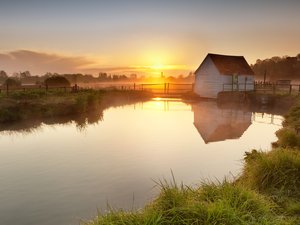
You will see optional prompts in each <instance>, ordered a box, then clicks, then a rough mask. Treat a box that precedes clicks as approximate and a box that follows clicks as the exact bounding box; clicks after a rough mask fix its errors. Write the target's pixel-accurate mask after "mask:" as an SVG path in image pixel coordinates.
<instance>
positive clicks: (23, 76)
mask: <svg viewBox="0 0 300 225" xmlns="http://www.w3.org/2000/svg"><path fill="white" fill-rule="evenodd" d="M26 77H31V74H30V72H29V71H24V72H21V73H20V78H21V79H22V78H26Z"/></svg>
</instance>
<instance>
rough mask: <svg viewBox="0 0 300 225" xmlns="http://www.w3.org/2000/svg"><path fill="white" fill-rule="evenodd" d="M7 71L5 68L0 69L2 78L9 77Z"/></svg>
mask: <svg viewBox="0 0 300 225" xmlns="http://www.w3.org/2000/svg"><path fill="white" fill-rule="evenodd" d="M7 77H8V76H7V73H6V72H5V71H4V70H1V71H0V79H7Z"/></svg>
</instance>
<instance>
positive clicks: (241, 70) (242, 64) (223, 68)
mask: <svg viewBox="0 0 300 225" xmlns="http://www.w3.org/2000/svg"><path fill="white" fill-rule="evenodd" d="M207 58H210V59H211V60H212V61H213V63H214V64H215V66H216V67H217V69H218V70H219V72H220V74H222V75H234V74H243V75H254V72H253V70H252V69H251V67H250V66H249V64H248V63H247V61H246V59H245V58H244V56H231V55H218V54H212V53H209V54H207V56H206V57H205V59H204V60H203V62H204V61H205V60H206V59H207ZM203 62H202V63H201V65H200V66H199V67H198V69H197V70H196V71H195V73H197V72H198V70H199V69H200V68H201V66H202V64H203Z"/></svg>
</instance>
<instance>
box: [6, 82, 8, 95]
mask: <svg viewBox="0 0 300 225" xmlns="http://www.w3.org/2000/svg"><path fill="white" fill-rule="evenodd" d="M6 95H8V82H7V84H6Z"/></svg>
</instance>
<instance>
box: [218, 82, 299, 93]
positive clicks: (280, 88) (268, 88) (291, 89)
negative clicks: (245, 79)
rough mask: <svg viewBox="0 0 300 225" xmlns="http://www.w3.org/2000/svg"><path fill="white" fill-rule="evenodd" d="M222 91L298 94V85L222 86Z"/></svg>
mask: <svg viewBox="0 0 300 225" xmlns="http://www.w3.org/2000/svg"><path fill="white" fill-rule="evenodd" d="M223 91H255V92H259V93H266V94H290V95H291V94H300V84H276V83H265V84H264V83H238V84H232V83H230V84H229V83H228V84H226V83H225V84H223Z"/></svg>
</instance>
